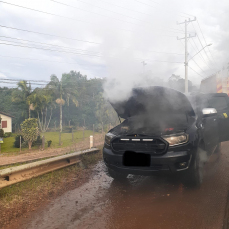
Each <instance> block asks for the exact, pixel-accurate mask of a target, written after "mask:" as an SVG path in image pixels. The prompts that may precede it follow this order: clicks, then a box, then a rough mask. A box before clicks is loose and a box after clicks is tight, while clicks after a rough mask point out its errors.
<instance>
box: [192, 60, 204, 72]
mask: <svg viewBox="0 0 229 229" xmlns="http://www.w3.org/2000/svg"><path fill="white" fill-rule="evenodd" d="M192 61H193V62H194V63H195V64H196V65H197V67H198V68H199V69H200V70H201V71H202V72H205V71H204V70H203V69H202V68H201V67H200V66H199V64H197V63H196V61H195V60H194V59H192Z"/></svg>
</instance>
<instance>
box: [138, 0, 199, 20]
mask: <svg viewBox="0 0 229 229" xmlns="http://www.w3.org/2000/svg"><path fill="white" fill-rule="evenodd" d="M134 1H135V2H139V3H141V4H143V5H146V6H150V7H153V8H155V6H152V5H150V4H148V3H145V2H141V1H139V0H134ZM152 2H153V3H156V4H158V5H161V7H163V8H165V6H163V5H162V4H160V3H159V2H155V1H152ZM168 11H170V12H173V13H174V11H171V10H168ZM177 12H179V13H180V14H186V15H188V16H191V17H195V16H193V15H191V14H187V13H183V12H180V11H177ZM188 16H181V17H188Z"/></svg>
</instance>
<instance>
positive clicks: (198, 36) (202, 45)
mask: <svg viewBox="0 0 229 229" xmlns="http://www.w3.org/2000/svg"><path fill="white" fill-rule="evenodd" d="M192 26H193V28H194V30H195V32H196V29H195V27H194V25H193V23H192ZM196 35H197V38H198V40H199V42H200V44H201V46H202V48H203V49H204V46H203V44H202V42H201V40H200V38H199V36H198V33H196ZM204 52H205V54H206V56H207V57H208V59H209V60H210V61H211V59H210V58H209V56H208V54H207V52H206V50H205V49H204Z"/></svg>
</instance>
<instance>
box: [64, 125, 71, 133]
mask: <svg viewBox="0 0 229 229" xmlns="http://www.w3.org/2000/svg"><path fill="white" fill-rule="evenodd" d="M72 129H73V127H72V126H65V127H63V130H62V132H63V133H72Z"/></svg>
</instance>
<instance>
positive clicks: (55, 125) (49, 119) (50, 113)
mask: <svg viewBox="0 0 229 229" xmlns="http://www.w3.org/2000/svg"><path fill="white" fill-rule="evenodd" d="M51 118H52V108H51V111H50V117H49V121H48V124H47V126H46V129H45V131H47V129H48V128H49V123H50V121H51ZM55 130H56V122H55Z"/></svg>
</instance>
